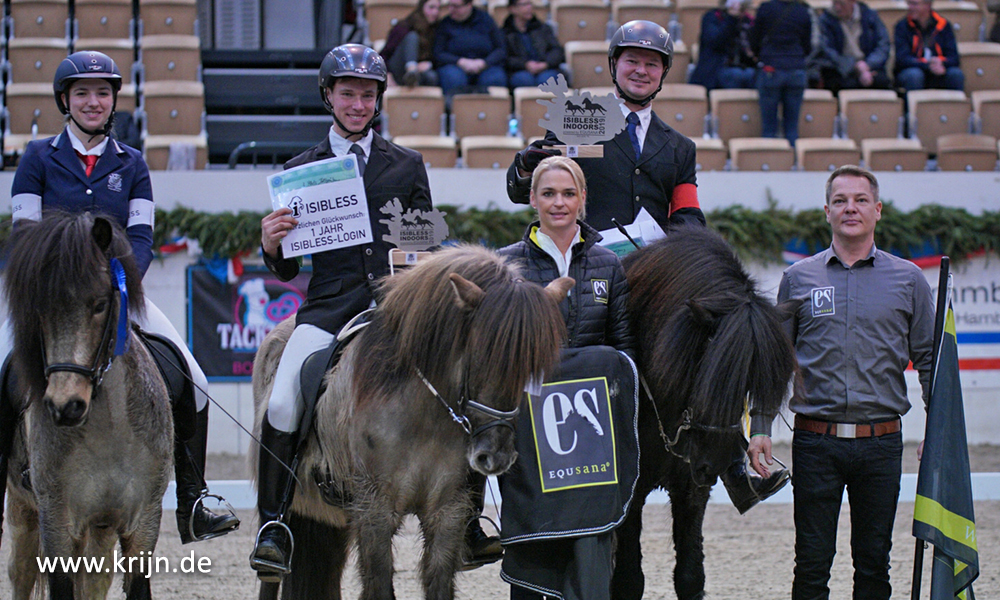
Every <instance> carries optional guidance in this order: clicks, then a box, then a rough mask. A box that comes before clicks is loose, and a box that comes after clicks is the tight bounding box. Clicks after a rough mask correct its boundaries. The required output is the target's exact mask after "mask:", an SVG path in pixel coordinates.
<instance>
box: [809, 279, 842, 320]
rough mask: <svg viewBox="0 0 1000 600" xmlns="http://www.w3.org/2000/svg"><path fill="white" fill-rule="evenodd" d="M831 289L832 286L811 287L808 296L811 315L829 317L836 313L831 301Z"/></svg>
mask: <svg viewBox="0 0 1000 600" xmlns="http://www.w3.org/2000/svg"><path fill="white" fill-rule="evenodd" d="M833 290H834V288H833V287H832V286H831V287H821V288H813V289H812V291H811V292H809V297H810V299H811V300H812V316H814V317H829V316H832V315H834V314H836V313H835V310H834V303H833Z"/></svg>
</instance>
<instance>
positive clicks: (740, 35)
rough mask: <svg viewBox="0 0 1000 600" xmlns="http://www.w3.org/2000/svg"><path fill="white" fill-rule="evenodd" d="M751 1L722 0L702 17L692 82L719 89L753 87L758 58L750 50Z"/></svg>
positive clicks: (710, 88)
mask: <svg viewBox="0 0 1000 600" xmlns="http://www.w3.org/2000/svg"><path fill="white" fill-rule="evenodd" d="M749 9H750V0H722V2H721V3H720V5H719V8H715V9H712V10H710V11H708V12H707V13H705V16H704V17H702V18H701V37H700V38H699V41H698V47H699V51H698V64H697V65H696V66H695V68H694V72H693V73H691V79H690V82H691V83H696V84H698V85H703V86H705V88H707V89H709V90H712V89H716V88H723V89H730V88H748V89H749V88H753V86H754V81H755V79H756V77H757V57H756V56H755V55H754V53H753V51H752V50H751V49H750V27H751V26H752V25H753V16H752V15H751V14H750V10H749Z"/></svg>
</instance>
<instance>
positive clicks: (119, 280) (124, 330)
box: [111, 258, 129, 356]
mask: <svg viewBox="0 0 1000 600" xmlns="http://www.w3.org/2000/svg"><path fill="white" fill-rule="evenodd" d="M111 276H112V277H114V283H115V284H117V286H118V293H119V294H121V301H120V302H119V304H118V335H117V336H116V337H115V356H121V355H122V354H125V353H126V352H127V351H128V346H129V335H128V288H127V287H125V269H124V268H122V263H121V262H120V261H119V260H118V259H117V258H112V259H111Z"/></svg>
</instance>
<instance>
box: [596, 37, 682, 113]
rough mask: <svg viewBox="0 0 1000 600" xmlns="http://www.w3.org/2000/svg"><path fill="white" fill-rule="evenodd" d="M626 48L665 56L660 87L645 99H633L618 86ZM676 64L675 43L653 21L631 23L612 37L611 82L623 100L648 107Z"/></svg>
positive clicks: (610, 48)
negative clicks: (618, 70) (618, 73)
mask: <svg viewBox="0 0 1000 600" xmlns="http://www.w3.org/2000/svg"><path fill="white" fill-rule="evenodd" d="M625 48H641V49H643V50H652V51H653V52H658V53H659V54H661V55H662V56H663V75H661V76H660V85H659V87H657V88H656V91H655V92H653V93H652V94H650V95H649V96H647V97H645V98H633V97H631V96H629V95H628V94H626V93H625V90H623V89H622V88H621V86H619V85H618V76H617V65H618V57H619V56H620V55H621V53H622V51H624V50H625ZM673 62H674V41H673V40H672V39H671V38H670V34H669V33H667V30H666V29H664V28H663V27H660V26H659V25H657V24H656V23H654V22H652V21H629V22H628V23H625V24H624V25H622V26H621V27H619V28H618V31H616V32H615V34H614V35H613V36H611V44H610V45H609V46H608V66H609V67H611V80H612V81H613V82H614V83H615V89H617V90H618V95H619V96H621V97H622V98H624V99H626V100H628V101H629V102H633V103H635V104H638V105H639V106H646V105H647V104H649V103H650V102H651V101H652V100H653V98H655V97H656V95H657V94H658V93H660V89H662V88H663V80H664V79H665V78H666V77H667V72H668V71H669V70H670V66H671V65H672V64H673Z"/></svg>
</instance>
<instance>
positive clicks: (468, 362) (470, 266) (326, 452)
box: [251, 246, 573, 600]
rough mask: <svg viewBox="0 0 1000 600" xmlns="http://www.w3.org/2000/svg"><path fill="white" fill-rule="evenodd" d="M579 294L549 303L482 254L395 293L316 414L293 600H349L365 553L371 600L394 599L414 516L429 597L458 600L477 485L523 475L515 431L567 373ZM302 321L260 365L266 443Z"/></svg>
mask: <svg viewBox="0 0 1000 600" xmlns="http://www.w3.org/2000/svg"><path fill="white" fill-rule="evenodd" d="M572 284H573V280H572V279H568V278H562V279H558V280H556V281H554V282H553V283H552V284H550V288H551V289H546V290H543V289H542V288H541V287H539V286H537V285H535V284H532V283H528V282H525V281H524V280H523V278H522V277H521V274H520V271H519V269H518V267H516V266H514V265H511V264H508V263H507V262H505V261H504V260H503V259H502V258H501V257H500V256H499V255H497V254H496V253H494V252H491V251H489V250H486V249H484V248H481V247H476V246H460V247H458V248H451V249H446V250H441V251H439V252H436V253H434V255H432V256H431V257H430V258H428V259H426V260H423V261H421V262H420V263H419V264H417V265H416V266H414V267H413V268H412V269H409V270H407V271H404V272H403V273H400V274H397V275H394V276H392V277H389V278H387V279H386V280H385V283H384V290H383V291H384V292H385V293H384V296H383V298H382V300H381V302H380V303H379V305H378V307H377V308H376V309H375V310H374V311H373V313H372V318H371V322H370V324H369V325H367V326H366V327H365V328H364V329H363V330H361V332H360V333H359V334H358V335H357V337H355V338H354V339H353V340H352V341H351V342H350V343H349V344H348V345H347V348H346V349H345V350H344V354H343V356H342V357H341V359H340V362H339V364H338V365H337V366H336V367H335V368H334V369H333V370H331V371H330V372H329V373H327V376H326V384H327V386H326V391H325V392H324V393H323V395H322V397H321V398H320V399H319V401H318V403H317V405H316V414H315V419H314V422H313V426H314V431H312V432H310V434H309V440H308V442H306V447H305V449H304V450H303V457H302V461H301V463H300V465H299V468H298V470H297V476H298V480H299V481H300V482H301V484H302V485H301V486H300V487H299V489H298V491H297V492H296V495H295V499H294V501H293V503H292V507H291V510H290V513H291V514H290V515H289V517H288V518H289V522H288V525H289V527H290V528H291V530H292V532H293V534H294V537H295V548H294V551H293V553H292V570H291V573H290V574H288V575H286V576H285V577H284V579H283V580H282V582H281V584H280V586H281V595H282V597H283V598H296V599H302V600H319V599H323V598H336V599H339V598H340V579H341V576H342V573H343V569H344V563H345V561H346V558H347V553H348V550H349V548H350V546H351V544H352V543H354V545H355V546H356V548H357V553H358V568H359V570H360V572H361V580H362V584H363V587H364V590H363V592H362V595H361V597H362V598H364V599H365V600H375V599H380V600H381V599H385V600H388V599H391V598H394V595H393V585H392V576H393V559H392V539H393V536H394V535H395V534H396V532H397V531H398V530H399V527H400V525H401V524H402V520H403V517H404V515H408V514H415V515H416V516H417V517H418V518H419V519H420V527H421V532H422V533H423V539H424V551H423V557H422V559H421V563H420V575H421V578H422V580H423V587H424V593H425V595H426V597H427V598H431V599H434V600H451V599H452V598H453V597H454V593H455V583H454V579H455V572H456V570H457V569H458V567H459V566H460V564H461V550H462V546H463V543H464V542H463V539H464V538H463V535H464V533H465V527H466V522H467V520H468V518H469V515H470V503H469V498H468V491H467V489H466V478H467V474H468V472H469V469H470V468H471V469H474V470H476V471H478V472H480V473H482V474H484V475H496V474H499V473H502V472H503V471H506V470H507V469H508V468H509V467H510V465H511V464H512V463H513V461H514V458H515V456H516V452H515V449H514V428H513V419H514V417H515V416H516V415H517V410H518V405H519V403H520V400H521V398H522V397H523V396H524V389H525V387H526V385H527V384H528V382H529V381H531V380H534V381H541V380H542V376H543V373H545V372H548V371H549V370H550V369H551V368H552V367H553V366H554V365H555V364H556V363H557V361H558V357H559V346H560V344H561V343H562V341H563V338H564V336H565V325H564V324H563V320H562V317H561V316H560V314H559V309H558V308H557V302H558V300H559V299H561V298H564V297H565V296H566V292H567V290H568V289H569V287H570V286H572ZM290 321H291V319H289V320H288V321H286V322H284V323H282V324H281V325H279V326H278V328H276V329H275V330H274V331H272V332H271V333H270V334H268V336H267V338H266V339H265V340H264V343H263V344H262V345H261V347H260V350H259V351H258V353H257V358H256V360H255V361H254V370H253V372H254V376H253V387H254V402H255V405H256V415H257V430H258V431H259V428H260V422H261V419H262V417H263V415H264V412H265V410H266V408H267V398H268V396H269V395H270V388H271V385H272V383H273V374H274V369H275V367H276V366H277V361H278V358H279V357H280V355H281V350H282V349H283V348H284V344H285V342H286V341H287V339H288V336H289V335H290V334H291V330H292V325H293V324H292V323H290ZM256 458H257V457H256V456H252V457H251V462H252V464H254V465H255V463H256ZM254 472H255V473H256V468H254ZM314 473H326V474H329V475H332V479H333V480H334V481H337V482H339V483H341V484H343V485H344V486H345V492H346V493H345V494H344V497H345V498H350V500H349V501H347V503H346V506H339V507H334V506H330V505H328V504H325V503H324V502H323V500H322V499H321V492H320V488H319V487H318V486H317V484H316V480H315V479H314V476H313V475H314ZM277 585H278V584H273V583H265V584H263V585H262V587H261V597H262V598H267V597H275V596H276V595H277V592H278V589H277V587H276V586H277Z"/></svg>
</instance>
